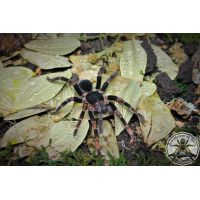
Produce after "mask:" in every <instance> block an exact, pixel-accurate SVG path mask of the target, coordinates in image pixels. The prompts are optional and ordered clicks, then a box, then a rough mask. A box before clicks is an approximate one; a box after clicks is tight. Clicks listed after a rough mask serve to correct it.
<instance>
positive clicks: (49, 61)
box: [20, 49, 71, 69]
mask: <svg viewBox="0 0 200 200" xmlns="http://www.w3.org/2000/svg"><path fill="white" fill-rule="evenodd" d="M20 54H21V55H22V56H23V58H24V59H26V60H28V61H29V62H30V63H33V64H34V65H36V66H38V67H40V68H41V69H53V68H65V67H69V66H71V63H70V62H69V61H68V58H67V57H63V56H59V55H57V56H53V55H46V54H43V53H38V52H35V51H30V50H27V49H22V50H21V51H20Z"/></svg>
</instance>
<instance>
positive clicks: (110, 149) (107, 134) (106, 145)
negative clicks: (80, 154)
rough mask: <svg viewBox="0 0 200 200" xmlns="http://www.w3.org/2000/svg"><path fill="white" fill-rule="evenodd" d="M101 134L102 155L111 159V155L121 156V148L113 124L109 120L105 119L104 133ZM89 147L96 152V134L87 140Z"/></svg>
mask: <svg viewBox="0 0 200 200" xmlns="http://www.w3.org/2000/svg"><path fill="white" fill-rule="evenodd" d="M99 136H100V138H99V139H100V141H99V142H100V146H101V150H100V151H101V155H103V156H105V159H107V160H109V159H110V156H112V157H114V158H119V149H118V145H117V139H116V135H115V133H114V130H113V128H112V126H111V124H110V123H109V122H108V121H107V120H104V121H103V135H99ZM87 144H88V147H89V149H90V151H91V152H96V149H95V142H94V134H92V137H90V138H88V140H87Z"/></svg>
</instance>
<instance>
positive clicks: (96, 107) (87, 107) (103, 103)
mask: <svg viewBox="0 0 200 200" xmlns="http://www.w3.org/2000/svg"><path fill="white" fill-rule="evenodd" d="M104 73H106V68H105V67H104V66H103V67H101V68H100V69H99V71H98V76H97V81H96V88H95V89H93V85H92V82H91V81H90V80H80V81H79V77H78V75H77V74H72V77H71V78H70V79H68V78H66V77H62V76H61V77H55V78H49V77H47V80H48V81H50V82H56V81H64V82H67V83H68V84H70V85H72V86H73V87H74V89H75V90H76V92H77V94H78V95H79V96H80V97H70V98H68V99H67V100H66V101H64V102H62V103H61V104H60V105H59V106H58V107H57V108H56V111H55V113H59V111H60V110H61V108H62V107H63V106H65V105H67V104H68V103H69V102H72V101H74V102H77V103H82V104H83V107H82V112H81V113H80V116H79V120H78V122H77V124H76V128H75V130H74V136H75V135H76V134H77V132H78V129H79V127H80V125H81V122H82V120H83V117H84V114H85V112H86V111H88V114H89V118H90V120H91V123H92V127H93V130H94V136H95V147H96V150H97V153H98V154H100V148H101V147H100V144H99V134H102V133H103V130H102V124H103V117H102V115H103V114H105V113H107V112H108V113H110V114H116V116H117V117H118V118H119V119H120V120H121V122H122V124H123V125H124V127H125V129H126V130H127V132H128V134H129V135H130V137H131V140H130V143H134V142H135V140H136V138H135V136H134V134H133V130H132V128H131V127H130V126H129V125H128V124H127V122H126V121H125V119H124V118H123V116H122V114H121V113H120V112H119V111H118V110H117V108H116V106H115V105H114V104H113V102H112V101H114V102H118V103H119V104H121V105H124V106H125V107H126V108H128V109H129V110H131V111H132V112H133V113H135V114H137V113H136V110H135V109H134V108H133V107H132V106H131V105H130V104H129V103H127V102H126V101H124V100H123V99H122V98H120V97H117V96H114V95H108V96H104V92H105V91H106V89H107V87H108V86H109V84H110V82H111V81H112V80H113V79H114V78H115V77H116V76H117V75H118V73H117V72H114V73H113V74H112V75H111V76H110V77H109V78H108V79H107V80H106V81H105V82H104V83H103V85H102V87H101V79H102V74H104Z"/></svg>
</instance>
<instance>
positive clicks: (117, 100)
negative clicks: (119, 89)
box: [106, 95, 145, 123]
mask: <svg viewBox="0 0 200 200" xmlns="http://www.w3.org/2000/svg"><path fill="white" fill-rule="evenodd" d="M106 98H107V99H108V100H110V101H116V102H117V103H119V104H121V105H124V106H126V107H127V108H128V109H129V110H130V111H132V112H134V113H135V114H136V115H137V117H138V118H139V120H140V122H141V123H144V122H145V119H144V117H143V116H142V115H141V114H139V113H137V111H136V110H135V109H134V108H133V106H131V105H130V104H129V103H128V102H126V101H125V100H124V99H122V98H120V97H117V96H114V95H108V96H107V97H106Z"/></svg>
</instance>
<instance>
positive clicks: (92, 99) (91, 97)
mask: <svg viewBox="0 0 200 200" xmlns="http://www.w3.org/2000/svg"><path fill="white" fill-rule="evenodd" d="M103 100H104V98H103V95H102V94H101V93H100V92H97V91H93V92H90V93H88V94H87V95H86V101H87V102H88V103H89V104H91V105H93V106H94V105H95V104H96V103H97V102H100V101H103Z"/></svg>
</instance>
